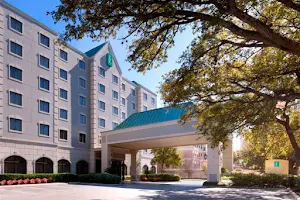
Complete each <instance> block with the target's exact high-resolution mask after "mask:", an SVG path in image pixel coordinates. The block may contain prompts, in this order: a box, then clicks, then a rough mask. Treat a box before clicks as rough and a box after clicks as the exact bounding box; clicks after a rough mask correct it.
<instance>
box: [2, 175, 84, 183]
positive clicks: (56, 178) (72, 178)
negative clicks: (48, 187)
mask: <svg viewBox="0 0 300 200" xmlns="http://www.w3.org/2000/svg"><path fill="white" fill-rule="evenodd" d="M27 178H28V179H32V178H34V179H35V178H48V179H49V178H51V179H52V182H76V181H78V176H77V175H76V174H0V181H2V180H14V179H16V180H18V179H22V180H24V179H27Z"/></svg>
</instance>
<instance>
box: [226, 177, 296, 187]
mask: <svg viewBox="0 0 300 200" xmlns="http://www.w3.org/2000/svg"><path fill="white" fill-rule="evenodd" d="M297 179H298V178H297V177H295V176H293V175H279V174H263V175H257V174H242V173H232V174H231V180H232V183H233V185H234V186H242V187H290V188H293V187H296V185H297Z"/></svg>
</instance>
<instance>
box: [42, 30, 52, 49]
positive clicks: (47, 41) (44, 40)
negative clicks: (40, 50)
mask: <svg viewBox="0 0 300 200" xmlns="http://www.w3.org/2000/svg"><path fill="white" fill-rule="evenodd" d="M40 44H41V45H42V46H46V47H50V39H49V38H48V37H47V36H45V35H43V34H41V33H40Z"/></svg>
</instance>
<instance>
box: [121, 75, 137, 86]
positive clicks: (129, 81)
mask: <svg viewBox="0 0 300 200" xmlns="http://www.w3.org/2000/svg"><path fill="white" fill-rule="evenodd" d="M122 79H123V80H125V81H127V82H128V83H130V84H131V85H133V86H135V87H137V85H136V84H134V83H133V82H132V81H131V80H129V79H127V78H126V77H124V76H122Z"/></svg>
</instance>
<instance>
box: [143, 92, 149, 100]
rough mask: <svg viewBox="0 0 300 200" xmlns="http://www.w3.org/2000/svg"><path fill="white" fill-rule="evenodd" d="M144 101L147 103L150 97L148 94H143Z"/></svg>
mask: <svg viewBox="0 0 300 200" xmlns="http://www.w3.org/2000/svg"><path fill="white" fill-rule="evenodd" d="M143 97H144V100H145V101H147V99H148V95H147V94H146V93H144V94H143Z"/></svg>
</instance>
